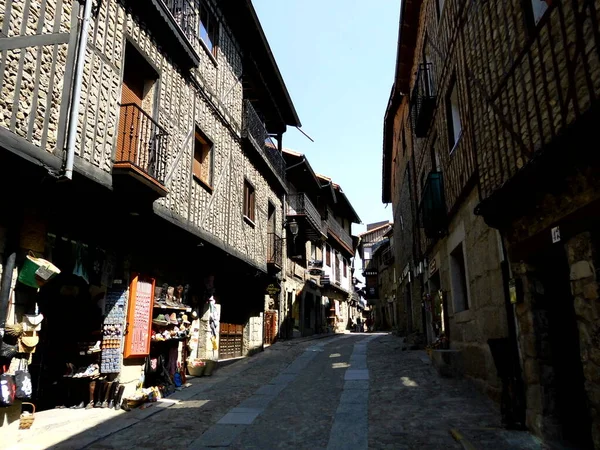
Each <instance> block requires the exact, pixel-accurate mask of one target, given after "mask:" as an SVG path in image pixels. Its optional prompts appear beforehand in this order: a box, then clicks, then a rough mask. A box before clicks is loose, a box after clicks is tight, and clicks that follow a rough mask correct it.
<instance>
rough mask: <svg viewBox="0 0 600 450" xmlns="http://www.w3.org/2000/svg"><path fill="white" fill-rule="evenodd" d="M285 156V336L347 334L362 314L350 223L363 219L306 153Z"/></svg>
mask: <svg viewBox="0 0 600 450" xmlns="http://www.w3.org/2000/svg"><path fill="white" fill-rule="evenodd" d="M283 155H284V157H285V160H286V165H287V181H288V193H289V194H288V196H287V198H286V226H285V229H286V233H285V239H286V245H285V246H284V247H285V256H286V257H285V270H284V273H283V275H284V277H283V280H282V284H283V286H284V292H283V296H284V298H283V300H282V303H283V304H284V305H285V310H284V311H282V317H283V321H284V323H285V324H286V325H283V328H282V330H283V333H282V336H283V337H287V338H291V337H294V336H310V335H312V334H317V333H325V332H343V331H345V330H347V329H349V326H350V325H349V324H350V323H351V319H355V318H356V317H357V316H358V302H357V301H356V300H355V299H354V298H353V295H352V294H353V293H354V286H353V284H352V258H353V257H354V252H355V248H356V243H355V238H354V237H353V236H352V234H351V225H352V223H359V222H360V218H359V217H358V215H357V214H356V212H355V211H354V209H353V207H352V205H351V203H350V202H349V200H348V198H347V197H346V195H345V194H344V192H343V191H342V189H341V187H340V186H339V185H337V184H335V183H333V181H332V180H331V179H330V178H328V177H325V176H322V175H318V174H317V173H315V171H314V170H313V168H312V166H311V165H310V162H309V161H308V159H307V158H306V156H305V155H303V154H302V153H298V152H296V151H293V150H289V149H284V151H283ZM332 192H334V193H335V194H332Z"/></svg>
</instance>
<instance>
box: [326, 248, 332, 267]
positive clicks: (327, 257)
mask: <svg viewBox="0 0 600 450" xmlns="http://www.w3.org/2000/svg"><path fill="white" fill-rule="evenodd" d="M325 264H327V266H329V267H331V247H330V246H329V245H326V246H325Z"/></svg>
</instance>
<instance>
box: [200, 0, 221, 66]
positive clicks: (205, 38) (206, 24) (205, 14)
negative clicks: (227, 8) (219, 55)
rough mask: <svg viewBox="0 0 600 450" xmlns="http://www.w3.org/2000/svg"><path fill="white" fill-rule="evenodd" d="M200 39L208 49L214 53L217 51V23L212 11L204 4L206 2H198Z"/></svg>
mask: <svg viewBox="0 0 600 450" xmlns="http://www.w3.org/2000/svg"><path fill="white" fill-rule="evenodd" d="M199 32H200V39H202V42H204V44H205V45H206V47H207V48H208V50H209V51H210V52H211V53H212V54H213V55H214V54H215V53H216V51H217V42H218V38H219V24H218V22H217V19H216V17H215V15H214V14H213V12H212V11H211V10H210V9H209V8H208V7H207V6H206V2H204V1H203V2H201V3H200V29H199Z"/></svg>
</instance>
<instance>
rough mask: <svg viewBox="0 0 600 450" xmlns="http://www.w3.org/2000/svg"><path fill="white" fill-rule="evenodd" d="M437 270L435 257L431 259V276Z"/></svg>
mask: <svg viewBox="0 0 600 450" xmlns="http://www.w3.org/2000/svg"><path fill="white" fill-rule="evenodd" d="M436 270H437V263H436V258H433V259H432V260H431V261H429V276H431V275H433V274H434V273H435V271H436Z"/></svg>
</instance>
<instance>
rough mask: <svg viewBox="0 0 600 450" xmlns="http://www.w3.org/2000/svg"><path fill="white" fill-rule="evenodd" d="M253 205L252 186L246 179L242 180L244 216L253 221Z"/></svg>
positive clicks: (253, 193)
mask: <svg viewBox="0 0 600 450" xmlns="http://www.w3.org/2000/svg"><path fill="white" fill-rule="evenodd" d="M255 205H256V200H255V192H254V186H252V185H251V184H250V182H249V181H248V180H244V217H246V218H247V219H249V220H250V221H252V222H254V210H255Z"/></svg>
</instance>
